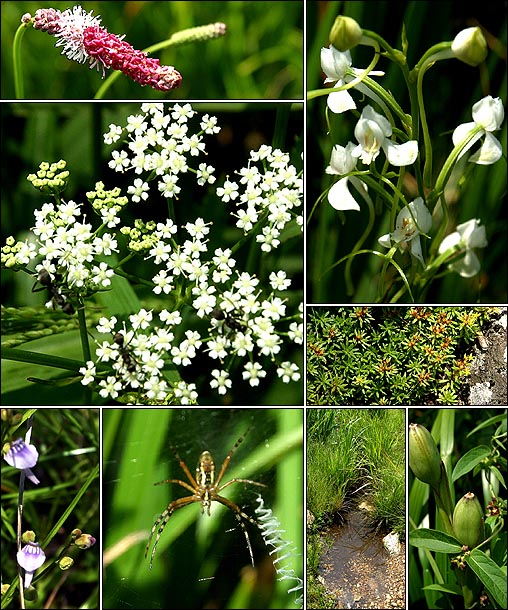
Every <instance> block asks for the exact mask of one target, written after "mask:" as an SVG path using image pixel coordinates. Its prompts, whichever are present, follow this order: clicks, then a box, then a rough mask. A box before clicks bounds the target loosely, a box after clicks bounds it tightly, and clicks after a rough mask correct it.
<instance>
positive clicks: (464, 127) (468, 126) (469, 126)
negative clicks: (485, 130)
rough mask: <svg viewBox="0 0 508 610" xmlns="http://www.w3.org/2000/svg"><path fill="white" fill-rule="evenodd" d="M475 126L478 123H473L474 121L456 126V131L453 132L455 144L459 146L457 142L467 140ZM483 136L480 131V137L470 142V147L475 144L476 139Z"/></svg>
mask: <svg viewBox="0 0 508 610" xmlns="http://www.w3.org/2000/svg"><path fill="white" fill-rule="evenodd" d="M475 127H476V123H473V122H471V123H462V124H461V125H459V126H458V127H456V128H455V130H454V132H453V135H452V141H453V145H454V146H457V144H460V142H462V141H463V140H465V139H466V138H467V136H468V134H469V132H471V131H473V129H475ZM481 136H482V134H481V132H480V134H479V135H478V137H476V138H475V140H474V141H473V143H471V144H468V148H471V146H472V145H473V144H474V142H476V140H478V139H479V138H481Z"/></svg>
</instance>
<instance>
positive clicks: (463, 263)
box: [439, 218, 488, 277]
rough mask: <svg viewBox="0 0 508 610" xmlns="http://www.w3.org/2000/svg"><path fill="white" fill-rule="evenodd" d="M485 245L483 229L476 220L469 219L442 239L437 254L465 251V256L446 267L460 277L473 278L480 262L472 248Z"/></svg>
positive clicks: (485, 239)
mask: <svg viewBox="0 0 508 610" xmlns="http://www.w3.org/2000/svg"><path fill="white" fill-rule="evenodd" d="M487 245H488V242H487V236H486V234H485V227H483V226H481V225H480V220H479V219H478V218H471V220H468V221H467V222H463V223H462V224H460V225H457V230H456V231H454V232H453V233H450V235H448V236H447V237H445V238H444V239H443V241H442V242H441V244H440V246H439V254H444V253H445V252H447V251H448V250H450V253H453V252H455V251H460V252H463V251H464V250H465V256H464V257H463V258H461V259H459V260H457V261H456V262H454V263H451V264H450V265H448V267H449V268H450V269H451V270H452V271H455V272H456V273H458V274H459V275H460V276H462V277H473V275H476V274H477V273H478V271H480V261H479V260H478V257H477V256H476V254H475V253H474V252H473V248H485V247H486V246H487Z"/></svg>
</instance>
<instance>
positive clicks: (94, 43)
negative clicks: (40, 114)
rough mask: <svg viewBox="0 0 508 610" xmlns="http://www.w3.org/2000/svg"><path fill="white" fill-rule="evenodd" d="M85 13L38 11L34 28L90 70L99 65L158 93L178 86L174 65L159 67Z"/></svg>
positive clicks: (50, 9)
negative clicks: (53, 37) (44, 33)
mask: <svg viewBox="0 0 508 610" xmlns="http://www.w3.org/2000/svg"><path fill="white" fill-rule="evenodd" d="M92 12H93V11H90V13H86V12H85V11H84V10H83V9H82V8H81V6H75V7H73V9H72V10H71V9H67V10H65V11H63V12H60V11H58V10H56V9H54V8H41V9H38V10H37V12H36V13H35V17H34V28H35V29H36V30H41V31H43V32H47V33H48V34H51V35H53V36H55V37H56V38H58V42H57V43H56V46H57V47H59V46H63V50H62V54H63V55H66V56H67V57H68V58H69V59H72V60H74V61H77V62H79V63H86V62H87V61H89V62H90V68H95V67H97V70H98V69H99V66H102V76H103V77H104V75H105V68H112V69H113V70H120V71H121V72H123V73H124V74H125V75H126V76H128V77H129V78H131V79H132V80H133V81H135V82H136V83H138V84H139V85H141V86H142V87H144V86H145V85H149V86H150V87H152V88H153V89H157V90H158V91H169V90H170V89H175V88H176V87H179V86H180V84H181V82H182V75H181V74H180V72H178V71H177V70H175V68H174V67H173V66H161V64H160V62H159V60H158V59H154V58H152V57H148V55H147V54H146V53H144V52H143V51H137V50H136V49H134V47H132V46H131V45H130V44H129V43H128V42H125V41H124V40H123V36H116V35H115V34H110V33H109V32H108V31H107V30H106V29H105V28H103V27H101V25H100V22H101V19H100V17H93V16H92Z"/></svg>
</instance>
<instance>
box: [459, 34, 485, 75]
mask: <svg viewBox="0 0 508 610" xmlns="http://www.w3.org/2000/svg"><path fill="white" fill-rule="evenodd" d="M452 52H453V54H454V55H455V57H456V58H457V59H460V60H461V61H463V62H465V63H466V64H468V65H470V66H477V65H478V64H481V63H482V61H485V58H486V57H487V41H486V40H485V36H484V35H483V33H482V31H481V29H480V28H479V27H474V28H466V29H465V30H462V31H460V32H459V33H458V34H457V36H455V38H454V39H453V42H452Z"/></svg>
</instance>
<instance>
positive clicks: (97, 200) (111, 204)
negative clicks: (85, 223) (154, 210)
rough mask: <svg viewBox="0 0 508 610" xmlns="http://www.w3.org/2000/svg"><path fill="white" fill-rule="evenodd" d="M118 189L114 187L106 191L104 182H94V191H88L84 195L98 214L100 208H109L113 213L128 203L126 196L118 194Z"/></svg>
mask: <svg viewBox="0 0 508 610" xmlns="http://www.w3.org/2000/svg"><path fill="white" fill-rule="evenodd" d="M120 193H121V191H120V189H119V188H118V187H115V188H114V189H112V190H110V191H107V190H105V188H104V182H96V183H95V191H88V192H87V193H86V197H87V199H88V201H89V202H90V203H91V204H92V206H93V209H94V210H95V211H96V212H98V213H99V214H100V212H101V210H103V209H106V210H111V211H112V212H113V213H114V214H115V215H116V214H117V213H118V212H119V211H120V210H121V209H122V208H123V207H125V206H126V205H127V204H128V203H129V200H128V198H127V197H121V196H120Z"/></svg>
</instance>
